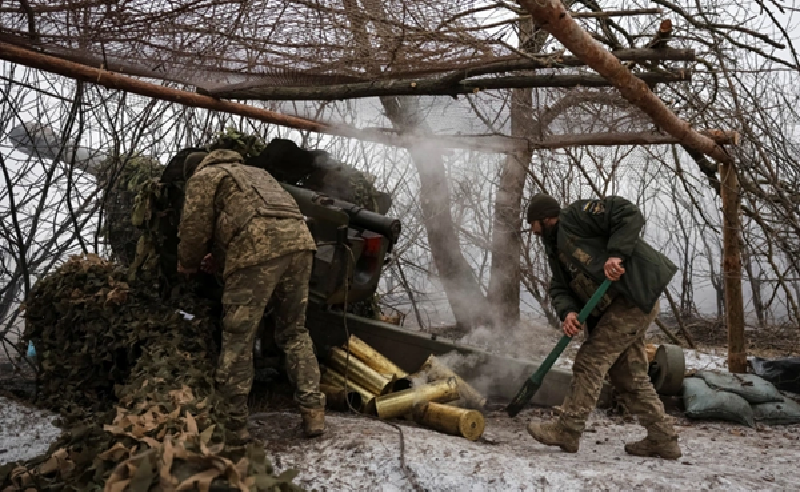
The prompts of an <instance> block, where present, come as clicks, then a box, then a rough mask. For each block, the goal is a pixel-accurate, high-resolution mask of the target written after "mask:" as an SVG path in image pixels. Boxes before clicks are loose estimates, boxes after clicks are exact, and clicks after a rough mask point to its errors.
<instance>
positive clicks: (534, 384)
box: [506, 279, 611, 417]
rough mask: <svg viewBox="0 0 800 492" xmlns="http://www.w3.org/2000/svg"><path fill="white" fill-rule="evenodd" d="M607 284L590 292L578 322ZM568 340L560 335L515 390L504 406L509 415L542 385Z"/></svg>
mask: <svg viewBox="0 0 800 492" xmlns="http://www.w3.org/2000/svg"><path fill="white" fill-rule="evenodd" d="M609 286H611V280H608V279H605V280H604V281H603V283H602V284H600V287H598V288H597V290H596V291H595V292H594V294H592V298H591V299H589V302H587V303H586V305H585V306H583V309H581V312H580V313H579V314H578V322H579V323H580V324H583V323H584V322H585V321H586V318H588V317H589V314H590V313H591V312H592V310H593V309H594V307H595V306H597V303H598V302H599V301H600V298H602V297H603V295H604V294H605V293H606V291H607V290H608V287H609ZM570 340H572V337H569V336H567V335H564V336H563V337H561V340H559V341H558V343H557V344H556V346H555V348H553V350H551V351H550V353H549V354H548V355H547V358H545V360H544V362H542V365H541V366H539V369H537V370H536V372H534V373H533V374H532V375H531V377H529V378H528V379H527V380H526V381H525V384H523V385H522V388H520V390H519V391H518V392H517V395H516V396H515V397H514V399H513V400H511V403H509V404H508V407H506V412H508V416H509V417H515V416H516V415H517V414H518V413H519V412H520V410H522V408H523V407H524V406H525V405H527V403H528V402H529V401H531V398H533V395H535V394H536V392H537V391H539V388H540V387H541V386H542V381H543V380H544V376H545V375H546V374H547V372H548V371H549V370H550V368H552V367H553V364H555V362H556V360H557V359H558V357H559V356H560V355H561V352H563V351H564V349H565V348H567V345H569V342H570Z"/></svg>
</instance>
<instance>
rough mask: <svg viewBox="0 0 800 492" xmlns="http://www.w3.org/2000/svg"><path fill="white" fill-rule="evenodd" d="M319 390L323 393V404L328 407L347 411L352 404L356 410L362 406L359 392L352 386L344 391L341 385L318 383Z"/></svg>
mask: <svg viewBox="0 0 800 492" xmlns="http://www.w3.org/2000/svg"><path fill="white" fill-rule="evenodd" d="M319 390H320V391H321V392H322V393H323V394H324V395H325V406H327V407H328V408H330V409H333V410H342V411H347V410H349V409H350V407H351V406H352V407H353V408H355V409H356V410H361V408H362V407H363V406H364V402H363V401H362V399H363V398H362V396H361V394H360V393H359V392H358V391H354V390H353V388H350V391H345V389H344V387H342V386H335V385H330V384H320V385H319Z"/></svg>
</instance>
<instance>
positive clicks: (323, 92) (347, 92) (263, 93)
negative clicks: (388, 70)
mask: <svg viewBox="0 0 800 492" xmlns="http://www.w3.org/2000/svg"><path fill="white" fill-rule="evenodd" d="M637 75H638V76H639V77H640V78H641V79H642V80H644V81H645V82H647V83H648V84H666V83H673V82H686V81H690V80H691V79H692V73H691V71H689V70H665V71H663V72H644V73H641V74H637ZM610 86H611V83H610V82H609V81H608V80H606V79H605V78H603V77H602V76H600V75H594V74H583V75H560V74H548V75H511V76H506V77H491V78H489V77H487V78H482V79H470V80H461V81H458V80H452V79H448V78H444V79H420V80H376V81H374V82H360V83H355V84H337V85H319V86H313V87H280V86H274V85H269V86H261V87H253V86H251V87H247V88H240V89H230V88H228V89H226V88H224V87H222V88H219V89H215V90H210V91H206V90H200V89H198V92H199V93H201V94H207V95H210V96H213V97H218V98H221V99H237V100H244V101H249V100H252V101H305V100H315V101H332V100H342V99H357V98H362V97H380V96H453V97H455V96H457V95H459V94H462V95H463V94H474V93H476V92H480V91H484V90H493V89H515V88H527V87H561V88H568V87H610Z"/></svg>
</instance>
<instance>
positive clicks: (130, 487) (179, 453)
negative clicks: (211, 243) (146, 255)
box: [0, 255, 300, 492]
mask: <svg viewBox="0 0 800 492" xmlns="http://www.w3.org/2000/svg"><path fill="white" fill-rule="evenodd" d="M153 287H154V286H153V284H152V283H150V282H143V281H141V280H134V281H128V277H127V272H126V271H125V270H124V269H121V268H118V267H115V265H114V264H112V263H110V262H108V261H105V260H102V259H100V258H99V257H97V256H94V255H89V256H87V257H84V258H80V257H73V258H71V259H70V260H69V261H67V262H66V263H65V264H64V265H62V266H61V267H60V268H59V269H58V270H57V271H56V272H55V273H54V274H52V275H50V276H48V277H46V278H43V279H42V280H40V281H39V282H37V284H36V285H35V287H34V289H33V291H32V292H31V295H30V299H29V301H28V303H27V305H26V310H25V313H26V332H25V340H32V341H33V342H34V344H35V346H36V348H37V365H38V375H37V376H38V381H39V386H38V395H39V397H38V403H39V404H40V405H42V406H45V407H47V408H50V409H53V410H55V411H57V412H60V413H61V414H62V416H63V417H64V419H63V421H62V422H63V424H64V426H65V430H66V432H65V433H64V435H63V436H62V437H61V438H60V439H59V440H58V441H57V442H56V443H54V444H53V445H52V446H51V447H50V449H49V450H48V452H47V453H45V455H43V456H42V457H39V458H36V459H34V460H31V461H29V462H27V463H25V464H21V465H14V464H8V465H5V466H3V467H0V489H2V490H3V491H6V490H9V491H16V490H54V491H55V490H59V491H60V490H66V491H79V490H80V491H82V490H113V491H117V490H118V491H135V492H136V491H149V490H164V491H170V490H209V487H212V488H213V489H214V490H300V489H299V488H298V487H297V486H295V485H293V484H291V480H292V479H293V477H294V473H284V474H282V475H281V476H279V477H276V476H274V475H273V473H272V467H271V466H270V464H269V463H268V461H267V460H266V457H265V455H264V451H263V449H260V448H259V447H258V446H256V445H252V444H251V445H249V446H248V447H243V446H236V445H235V444H236V443H235V442H232V439H231V436H228V435H226V432H225V421H226V419H225V415H224V412H223V411H222V410H221V408H222V406H220V405H218V399H217V397H216V394H215V392H214V379H213V375H214V368H215V362H216V357H217V353H218V350H217V343H216V337H218V326H216V324H215V323H214V322H213V319H214V318H212V317H209V316H208V311H209V307H210V304H209V303H208V301H205V300H203V299H202V298H200V297H198V296H196V295H194V294H193V290H194V286H192V285H189V284H187V285H183V286H181V288H177V289H174V290H173V295H172V296H171V297H169V298H168V299H166V300H165V299H162V298H161V297H160V296H159V295H158V289H154V288H153ZM178 308H180V309H184V310H186V311H189V312H191V313H193V314H194V317H193V318H192V319H186V318H188V316H184V315H183V314H182V313H181V312H179V311H178ZM225 443H228V444H227V445H226V444H225ZM231 443H232V444H234V446H231V445H230V444H231Z"/></svg>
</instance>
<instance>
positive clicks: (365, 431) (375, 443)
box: [251, 410, 800, 492]
mask: <svg viewBox="0 0 800 492" xmlns="http://www.w3.org/2000/svg"><path fill="white" fill-rule="evenodd" d="M543 414H544V415H549V411H541V410H526V411H525V412H523V414H522V415H521V416H520V417H517V418H515V419H511V418H508V417H507V416H505V414H501V413H499V412H494V413H490V414H489V415H488V417H487V421H486V431H485V433H484V438H485V439H484V440H479V441H476V442H470V441H467V440H466V439H463V438H459V437H455V436H448V435H445V434H440V433H437V432H435V431H432V430H428V429H423V428H420V427H417V426H415V425H413V424H409V423H398V426H399V427H400V428H402V430H403V441H404V443H403V444H404V451H405V453H404V460H405V465H406V467H407V470H408V471H407V472H404V471H403V469H402V468H401V463H400V433H399V431H398V430H397V429H396V428H395V427H393V426H391V425H389V424H387V423H385V422H380V421H378V420H375V419H371V418H367V417H363V416H350V415H345V414H331V415H329V416H328V417H327V426H328V431H327V433H326V434H325V436H323V437H321V438H317V439H312V440H309V439H303V438H301V437H300V431H299V429H298V426H299V423H300V418H299V416H298V415H297V414H293V413H267V414H259V415H256V416H254V418H253V419H251V425H253V427H251V431H252V432H253V434H254V435H256V436H258V437H260V438H262V439H264V440H265V442H266V448H267V451H268V452H267V456H268V457H269V458H270V459H271V460H272V463H273V465H274V466H275V468H276V471H278V472H280V471H284V470H286V469H289V468H296V469H298V470H299V472H300V473H299V475H298V477H297V478H296V479H295V482H296V483H299V484H300V485H302V486H303V487H305V488H308V489H311V488H316V489H317V490H320V491H350V490H381V491H406V490H415V486H414V484H415V483H416V484H417V485H418V487H419V488H417V490H422V489H425V490H435V491H454V492H455V491H484V490H486V491H494V490H497V491H507V490H575V489H603V490H622V489H624V490H630V489H635V488H646V489H675V490H701V489H712V488H723V489H725V490H753V489H758V490H771V489H783V488H790V489H794V488H796V484H797V483H798V481H799V480H800V469H798V468H797V467H796V462H797V460H798V458H800V443H799V442H798V440H800V426H794V427H772V428H767V429H759V430H753V429H749V428H745V427H740V426H735V425H727V424H717V423H708V424H700V425H697V424H694V425H688V423H687V422H686V421H684V420H680V422H681V423H682V425H681V426H680V427H679V429H680V432H681V439H680V443H681V446H682V449H683V453H684V456H683V458H682V459H681V460H678V461H664V460H660V459H650V458H638V457H634V456H629V455H626V454H625V452H624V451H623V443H624V442H626V441H632V440H636V439H640V438H642V437H643V436H644V434H645V432H644V430H643V429H642V428H641V427H639V426H636V425H634V424H630V423H629V424H624V425H622V424H618V423H615V422H613V421H612V420H610V419H608V418H607V417H604V416H603V415H602V414H601V413H599V412H596V413H595V415H593V418H592V421H591V423H590V424H589V431H588V432H587V433H585V434H584V437H583V440H582V441H581V449H580V452H579V453H578V454H566V453H562V452H560V451H559V450H558V448H550V447H545V446H542V445H540V444H538V443H536V442H535V441H533V439H531V438H530V436H528V434H527V432H526V430H525V425H526V423H527V422H528V420H530V418H531V416H532V415H535V418H542V415H543ZM544 418H549V417H544Z"/></svg>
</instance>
